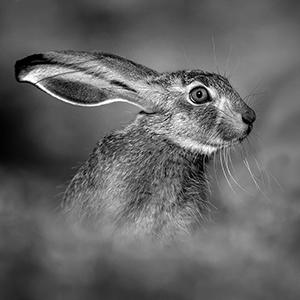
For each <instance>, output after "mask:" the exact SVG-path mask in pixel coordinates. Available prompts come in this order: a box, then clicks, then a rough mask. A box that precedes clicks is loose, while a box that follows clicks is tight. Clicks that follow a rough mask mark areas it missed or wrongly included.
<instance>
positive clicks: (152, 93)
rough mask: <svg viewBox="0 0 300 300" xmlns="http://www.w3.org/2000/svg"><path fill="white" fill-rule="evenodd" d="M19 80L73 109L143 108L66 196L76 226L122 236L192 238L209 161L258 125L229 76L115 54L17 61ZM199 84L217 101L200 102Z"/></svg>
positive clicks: (204, 202)
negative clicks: (122, 103) (162, 69)
mask: <svg viewBox="0 0 300 300" xmlns="http://www.w3.org/2000/svg"><path fill="white" fill-rule="evenodd" d="M16 76H17V79H18V80H19V81H27V82H30V83H33V84H35V85H37V86H38V87H39V88H41V89H42V90H44V91H46V92H48V93H50V94H51V95H52V96H54V97H56V98H59V99H62V100H64V101H67V102H71V103H75V104H80V105H87V106H89V105H98V104H99V105H101V104H105V103H109V102H111V101H114V99H119V98H121V99H123V100H126V101H129V102H132V103H134V104H136V105H138V106H140V107H142V108H143V111H142V112H141V113H140V114H139V115H138V116H137V118H136V120H135V121H134V122H133V123H132V124H130V125H128V126H127V127H126V128H125V129H123V130H120V131H118V132H115V133H112V134H110V135H108V136H106V137H105V138H104V139H103V140H102V141H101V142H99V143H98V145H97V146H96V148H95V149H94V151H93V153H92V154H91V156H90V158H89V160H88V161H87V162H86V163H85V164H84V165H83V166H82V167H81V168H80V170H79V172H78V173H77V174H76V175H75V177H74V179H73V180H72V182H71V183H70V185H69V187H68V189H67V191H66V193H65V197H64V210H65V211H66V212H67V213H68V215H69V216H70V217H71V219H73V220H74V221H75V222H80V223H84V224H86V223H87V224H89V225H92V226H93V227H95V228H107V229H109V230H110V231H112V232H114V233H116V234H122V235H128V236H133V237H136V236H138V237H140V236H142V237H145V236H149V237H156V238H160V239H163V240H168V239H172V238H174V237H176V236H182V235H186V234H190V233H192V232H193V231H194V229H195V228H197V227H199V224H200V223H201V222H202V221H203V219H205V218H207V216H208V212H209V206H210V204H209V201H208V197H207V190H208V188H207V179H206V170H205V166H206V163H207V161H208V157H209V155H210V154H211V153H213V152H215V151H217V150H218V149H219V148H222V147H226V146H230V145H232V144H233V143H235V142H238V141H241V140H242V139H243V138H244V137H245V136H246V135H247V134H248V133H249V132H250V130H251V128H252V123H253V121H254V119H255V114H254V112H253V111H252V110H251V109H250V108H249V107H248V106H247V105H246V104H245V103H244V102H243V101H242V99H241V98H240V96H239V95H238V93H237V92H236V91H235V90H234V89H233V88H232V87H231V85H230V83H229V81H228V80H227V79H226V78H224V77H223V76H221V75H218V74H213V73H207V72H203V71H201V70H193V71H178V72H173V73H162V74H159V73H157V72H155V71H153V70H150V69H149V68H146V67H144V66H141V65H139V64H136V63H134V62H132V61H129V60H126V59H124V58H121V57H118V56H115V55H111V54H103V53H85V52H73V51H64V52H49V53H46V54H39V55H33V56H30V57H28V58H25V59H23V60H21V61H19V62H17V64H16ZM195 87H196V88H197V87H203V88H205V89H206V90H207V93H209V95H210V101H208V102H206V103H205V104H201V103H200V104H197V103H194V102H193V101H191V99H190V91H191V90H192V89H194V88H195ZM245 114H248V115H249V114H251V115H252V123H251V124H245V122H244V121H243V118H242V117H243V115H245Z"/></svg>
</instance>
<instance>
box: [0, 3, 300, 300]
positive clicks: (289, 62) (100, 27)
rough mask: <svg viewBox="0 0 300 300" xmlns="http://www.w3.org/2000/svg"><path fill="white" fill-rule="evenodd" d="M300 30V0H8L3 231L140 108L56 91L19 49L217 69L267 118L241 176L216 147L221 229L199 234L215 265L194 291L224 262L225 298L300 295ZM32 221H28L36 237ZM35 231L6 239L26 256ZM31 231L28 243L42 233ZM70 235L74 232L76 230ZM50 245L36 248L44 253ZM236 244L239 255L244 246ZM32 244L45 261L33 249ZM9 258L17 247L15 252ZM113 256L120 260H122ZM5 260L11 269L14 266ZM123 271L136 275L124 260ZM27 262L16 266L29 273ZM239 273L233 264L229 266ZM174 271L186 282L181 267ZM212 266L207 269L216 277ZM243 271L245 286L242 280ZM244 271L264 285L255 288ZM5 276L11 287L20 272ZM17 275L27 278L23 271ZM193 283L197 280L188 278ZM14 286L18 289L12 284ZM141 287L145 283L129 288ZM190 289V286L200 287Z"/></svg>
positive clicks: (38, 205)
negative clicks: (19, 75) (17, 71)
mask: <svg viewBox="0 0 300 300" xmlns="http://www.w3.org/2000/svg"><path fill="white" fill-rule="evenodd" d="M299 33H300V2H299V1H296V0H295V1H279V0H265V1H259V0H256V1H240V0H228V1H217V0H201V1H196V0H194V1H179V0H173V1H167V0H152V1H146V0H144V1H143V0H110V1H99V0H84V1H83V0H72V1H59V0H43V1H41V0H2V1H1V3H0V45H1V51H0V68H1V85H0V99H1V100H0V130H1V131H0V132H1V146H0V212H1V216H2V219H1V225H2V226H3V228H4V229H3V232H4V233H3V234H5V235H4V236H5V237H7V236H10V235H11V232H12V230H11V227H10V226H11V224H13V226H15V224H18V223H16V221H15V219H14V218H13V220H14V221H11V219H10V217H8V218H9V220H10V221H9V226H7V219H6V218H7V216H11V215H14V214H16V212H19V214H18V215H17V217H16V219H19V217H20V216H22V218H23V217H24V215H25V216H28V218H29V220H30V219H31V216H32V212H37V213H36V214H35V217H36V218H38V219H40V218H41V216H44V214H48V212H49V214H51V213H52V212H53V211H56V210H57V209H58V207H59V203H60V200H61V196H62V193H63V191H64V189H65V187H66V184H67V183H68V181H69V180H70V179H71V178H72V176H73V175H74V174H75V172H76V169H77V168H78V166H80V164H81V163H82V162H83V161H84V160H85V159H86V158H87V157H88V154H89V153H90V152H91V150H92V148H93V147H94V145H95V143H96V141H97V140H99V139H100V138H101V137H102V136H104V135H105V134H106V133H108V132H110V131H111V130H113V129H117V128H120V127H121V126H124V125H126V124H127V123H128V122H129V121H130V120H132V119H133V118H134V117H135V114H136V112H137V110H136V108H135V107H133V106H130V105H129V104H125V103H118V104H112V105H108V106H103V107H99V108H80V107H76V106H71V105H68V104H66V103H62V102H60V101H58V100H55V99H53V98H51V97H50V96H48V95H46V94H45V93H43V92H41V91H40V90H38V89H36V88H33V87H32V86H30V85H26V84H19V83H17V82H16V81H15V78H14V63H15V61H16V60H17V59H20V58H22V57H24V56H27V55H30V54H33V53H40V52H44V51H49V50H64V49H65V50H67V49H72V50H87V51H89V50H99V51H105V52H111V53H114V54H118V55H121V56H124V57H127V58H129V59H132V60H134V61H136V62H139V63H141V64H144V65H146V66H148V67H151V68H153V69H156V70H158V71H172V70H178V69H203V70H208V71H215V72H216V71H218V72H220V73H226V74H227V76H229V77H230V81H231V83H232V85H233V86H234V87H235V88H236V89H237V91H238V92H239V93H240V95H241V96H242V97H246V101H247V103H248V104H249V105H250V106H251V107H253V108H254V109H255V111H256V113H257V121H256V123H255V127H254V131H253V134H252V136H251V137H250V138H249V141H248V142H246V143H245V145H244V146H243V147H242V148H241V149H237V151H236V152H233V153H232V160H233V163H232V165H233V166H232V167H231V168H232V169H231V173H232V175H233V177H234V178H235V180H236V181H237V182H238V184H236V182H235V180H233V179H232V178H230V174H228V172H227V176H224V174H223V173H222V166H221V165H220V161H219V159H218V157H217V161H216V167H215V168H213V166H211V171H210V173H211V177H212V179H211V182H212V203H213V205H215V206H216V207H217V209H216V210H215V212H214V217H213V219H214V221H213V223H214V224H213V225H211V226H212V227H210V229H208V232H209V233H210V234H206V235H203V236H202V237H201V238H200V240H201V239H204V242H203V243H202V244H200V245H203V247H204V245H205V247H204V248H202V250H201V251H202V252H201V253H200V254H199V256H198V254H197V256H198V258H199V259H200V260H201V263H203V262H205V261H206V262H208V264H210V263H212V264H210V265H209V266H207V265H206V268H208V269H205V268H204V269H203V268H201V272H200V273H199V274H200V275H199V278H200V279H199V282H201V284H200V283H199V282H198V281H197V282H196V283H195V282H194V281H193V288H194V287H195V286H196V288H195V289H193V288H192V289H191V291H196V292H195V294H193V292H191V293H192V294H191V295H192V296H195V295H199V294H197V293H201V292H202V291H204V290H205V291H207V293H212V290H213V289H211V288H210V287H211V286H213V287H214V285H211V284H212V281H210V279H207V278H212V277H211V276H214V275H216V270H217V274H218V276H219V277H217V278H218V280H217V282H216V286H217V287H218V288H220V289H221V290H222V291H223V296H224V298H222V299H227V298H226V297H225V295H232V294H230V293H232V292H234V295H235V296H237V298H236V299H245V298H247V297H246V296H245V295H246V294H247V295H250V296H249V299H256V298H258V297H259V296H261V295H263V296H264V299H266V298H270V299H274V297H276V296H279V295H280V296H281V299H292V298H293V297H294V296H295V295H299V289H298V288H299V286H300V283H299V281H297V279H299V278H300V273H299V269H300V267H299V264H300V262H299V254H298V253H299V250H300V227H299V225H300V202H299V201H300V197H299V196H300V139H299V137H300V133H299V132H300V102H299V101H300V89H299V87H300V55H299V53H300V34H299ZM245 158H246V160H245ZM249 169H250V170H249ZM226 177H228V178H226ZM227 179H228V180H227ZM228 181H229V184H228ZM239 185H241V186H242V188H241V187H240V186H239ZM41 211H42V212H41ZM20 212H21V213H20ZM26 222H27V221H26ZM29 222H30V221H29ZM45 222H46V221H45ZM50 223H53V222H50ZM21 224H23V223H21ZM26 224H27V223H26ZM34 224H35V223H34ZM38 224H40V223H38ZM45 224H47V226H48V225H49V224H48V223H47V222H46V223H45ZM17 226H19V225H17ZM41 226H42V227H43V226H44V223H43V224H42V225H41ZM20 227H23V226H22V225H20V226H19V227H17V228H18V230H19V229H20ZM27 227H28V226H27V225H26V226H24V228H25V229H24V230H26V233H24V235H25V236H27V235H28V232H27V229H26V228H27ZM33 227H35V225H34V226H33ZM29 228H31V227H30V226H29ZM43 228H44V227H43ZM47 228H48V227H47ZM43 230H44V229H43ZM29 231H30V234H31V233H32V231H31V230H29ZM14 232H15V231H14ZM43 232H44V231H43ZM24 235H23V234H18V235H16V236H14V237H13V238H9V239H8V241H10V243H11V245H13V246H10V244H9V243H6V242H5V241H6V240H5V238H3V241H2V242H1V243H3V245H4V246H7V247H8V249H11V248H15V245H17V246H16V247H17V248H18V247H20V249H21V250H20V251H17V254H16V255H17V257H19V256H20V257H23V254H24V253H23V250H24V249H23V248H22V247H25V248H26V249H27V247H29V246H28V244H27V242H24V241H23V242H24V243H25V246H24V244H21V246H20V245H19V244H18V243H19V242H18V241H19V240H22V238H23V239H24V240H26V241H27V238H24ZM212 235H213V236H214V238H213V239H212ZM34 237H35V235H34ZM28 240H29V241H31V242H30V247H29V249H31V247H32V244H33V245H35V243H36V239H35V238H33V237H32V238H31V239H28ZM23 242H22V243H23ZM73 243H74V244H75V245H76V241H73ZM3 245H2V246H3ZM72 245H73V244H72ZM220 245H221V247H220ZM10 247H11V248H10ZM39 247H40V246H38V247H37V248H34V249H35V251H37V252H34V253H37V254H36V255H37V256H38V254H39V250H40V248H39ZM61 247H62V246H61ZM58 248H59V247H58ZM62 248H64V247H62ZM200 248H201V247H200ZM233 248H234V250H233ZM3 249H6V248H5V247H4V248H3ZM59 249H60V248H59ZM197 249H198V250H199V247H198V248H197ZM203 249H206V250H205V251H204V250H203ZM217 249H222V250H223V251H224V252H222V253H221V252H220V250H219V252H218V251H217ZM27 250H28V249H27ZM28 251H29V250H28ZM30 251H31V250H30ZM30 251H29V253H31V252H30ZM226 251H227V252H226ZM236 251H237V252H236ZM26 253H27V252H26ZM105 253H106V252H105ZM203 253H204V254H203ZM208 253H209V254H208ZM224 253H225V254H226V255H225V254H224ZM232 253H235V254H236V253H239V254H240V256H239V255H237V256H235V257H234V258H233V257H232V255H233V254H232ZM258 253H259V255H258ZM18 255H19V256H18ZM106 255H108V254H106ZM227 255H229V259H228V256H227ZM29 256H30V257H31V259H32V261H35V257H36V256H35V254H34V255H29ZM105 259H107V257H105ZM151 259H154V258H151ZM223 259H224V260H223ZM227 259H228V260H227ZM231 259H232V260H234V261H235V260H236V259H237V260H238V262H237V263H236V264H234V266H238V268H239V269H238V270H239V271H238V272H234V271H233V269H232V268H233V264H231V263H230V264H229V262H232V260H231ZM249 259H250V263H249ZM252 259H253V261H254V262H255V263H254V265H252V264H251V262H252ZM225 260H226V261H227V264H226V262H225ZM12 261H15V260H14V259H13V258H12ZM17 261H18V262H19V260H17ZM163 261H164V260H163ZM180 261H181V260H180ZM278 262H280V264H279V265H277V264H278ZM72 263H74V262H72ZM160 263H161V261H160ZM201 263H200V265H201ZM120 264H121V263H120ZM282 264H283V265H282ZM220 265H221V266H222V267H221V269H220V267H219V266H220ZM0 266H1V265H0ZM18 266H19V265H18V264H15V265H14V270H19V269H18V268H19V267H18ZM22 266H23V265H22ZM179 266H181V265H180V264H179ZM212 266H213V267H212ZM249 266H250V269H249ZM253 266H254V267H253ZM211 267H212V269H211ZM106 268H108V269H109V270H111V266H109V267H107V266H106ZM114 268H116V266H115V265H114V267H113V269H114ZM245 268H248V271H249V272H250V273H249V272H248V271H247V274H248V275H247V276H246V277H245V279H244V281H243V279H241V278H242V277H241V276H244V275H245V274H244V273H243V270H245ZM178 269H179V271H178ZM178 269H176V270H175V271H176V272H180V271H182V269H181V267H178ZM183 269H184V272H183V273H184V274H189V272H195V269H194V268H192V267H191V269H186V267H184V268H183ZM6 270H10V271H11V268H10V267H7V269H6ZM22 270H27V269H26V268H25V269H24V268H22ZM29 270H31V269H30V268H29ZM34 270H35V271H36V269H34ZM43 270H44V269H43ZM51 270H52V269H51ZM66 270H68V269H67V267H66ZM122 270H123V271H122V272H124V273H122V274H123V275H124V276H125V277H126V276H127V275H128V274H127V273H126V271H124V270H127V269H126V267H124V268H123V269H122ZM168 270H169V269H168ZM204 270H205V271H204ZM265 270H268V272H267V273H265V272H266V271H265ZM172 271H173V269H171V271H170V270H169V272H171V273H172ZM175 271H174V272H175ZM24 272H25V273H22V272H21V273H18V272H16V271H14V272H13V273H9V274H13V275H11V276H17V275H16V274H23V275H24V274H27V273H26V271H24ZM66 272H67V271H66ZM139 272H141V270H139ZM197 272H198V271H197ZM222 272H223V273H222ZM154 273H155V272H154ZM154 273H153V274H154ZM30 274H31V273H30ZM34 274H35V276H36V273H34ZM37 274H39V273H37ZM47 274H48V273H47ZM63 274H64V273H63ZM110 274H111V273H110ZM134 274H135V273H134ZM137 274H139V275H137ZM137 274H135V275H131V276H133V278H136V277H134V276H137V277H139V276H140V274H141V273H137ZM151 274H152V273H151ZM155 274H156V273H155ZM158 274H159V275H157V274H156V275H155V276H158V277H159V276H163V275H162V274H164V273H163V272H162V273H161V272H160V269H159V271H158ZM193 274H194V273H193ZM220 274H221V275H220ZM229 274H231V275H230V276H232V277H230V278H229V279H228V276H229ZM249 274H250V275H249ZM270 274H271V275H270ZM279 274H283V275H282V276H279ZM168 275H169V273H168ZM223 275H224V278H226V280H225V279H224V278H223V277H222V276H223ZM20 276H21V275H20ZM45 276H46V275H45ZM149 276H150V275H149ZM151 276H152V275H151ZM298 276H299V277H298ZM7 278H8V279H7V280H10V279H11V278H13V277H10V276H8V277H7ZM20 278H21V279H22V278H23V277H20ZM45 278H47V279H48V277H47V276H46V277H45ZM51 278H52V277H51ZM76 278H77V277H76ZM111 278H115V277H114V276H113V275H111V277H109V280H112V279H111ZM159 278H160V277H159ZM172 278H173V279H172V280H174V282H176V280H177V277H176V278H175V279H174V277H172ZM180 278H181V277H180ZM183 278H184V279H182V278H181V280H183V281H184V280H188V279H187V278H188V276H187V277H183ZM193 278H194V276H193ZM203 278H205V280H208V282H207V285H205V282H206V281H205V280H204V281H203ZM223 279H224V280H225V281H224V280H223ZM76 280H77V279H76ZM76 280H75V282H76ZM78 280H79V281H80V280H81V279H78ZM230 280H232V281H230ZM265 280H267V282H265ZM237 281H238V282H239V283H240V285H239V286H238V287H236V286H235V287H233V285H234V282H237ZM9 282H10V281H9ZM13 282H14V281H13ZM51 282H52V281H51ZM54 282H55V281H54ZM80 282H81V281H80ZM84 282H85V281H84ZM103 282H105V281H103ZM103 282H102V284H103ZM110 282H111V281H110ZM151 282H152V281H151ZM184 282H185V281H184ZM188 282H190V281H188ZM224 282H226V283H228V285H226V284H224ZM81 283H82V282H81ZM247 283H249V284H250V285H251V286H253V287H254V289H256V293H257V294H256V293H254V292H253V291H252V292H250V289H249V287H248V285H247ZM52 284H53V282H52ZM95 284H96V283H95ZM157 284H158V283H157V282H156V283H153V282H152V283H151V287H148V286H147V288H146V289H147V293H150V292H149V291H153V290H155V287H157ZM194 284H195V285H194ZM264 284H265V285H264ZM8 286H12V287H14V284H12V283H11V285H8ZM83 286H85V285H84V284H83ZM101 286H102V285H101ZM104 286H105V284H104ZM117 286H118V287H119V286H120V285H117ZM128 286H130V284H129V283H128ZM153 286H154V288H153ZM166 286H167V284H166ZM166 286H164V288H165V290H164V291H166V294H163V295H165V297H164V299H166V297H167V296H166V295H168V296H170V295H171V296H172V297H171V296H170V297H171V298H172V299H175V298H176V297H177V296H178V297H179V298H180V296H181V294H180V293H179V294H176V293H175V294H172V293H171V294H170V295H169V294H168V292H169V290H168V288H166ZM228 286H229V287H230V288H228ZM18 287H21V288H23V286H22V284H21V285H20V286H18ZM175 287H176V285H175ZM200 287H201V289H202V290H201V289H200V290H199V288H200ZM26 288H27V286H26ZM106 288H107V286H106ZM185 288H186V289H190V288H191V287H190V286H189V285H188V284H187V285H186V286H185ZM158 290H159V289H158ZM175 290H176V288H175ZM12 291H15V290H14V289H13V288H12ZM97 291H98V290H97ZM99 291H100V290H99ZM126 291H127V290H126ZM133 291H135V286H133V287H132V289H131V290H130V292H133ZM143 291H144V288H141V289H140V290H139V293H141V294H139V295H143ZM155 291H156V290H155ZM10 292H11V291H10V290H9V292H7V293H10ZM127 292H128V291H127ZM244 292H245V294H243V293H244ZM11 293H12V294H11V295H13V294H14V293H13V292H11ZM226 293H227V294H226ZM248 293H249V294H248ZM253 293H254V294H253ZM281 293H282V294H281ZM75 294H76V293H75ZM75 294H74V295H73V297H74V296H75ZM150 294H151V293H150ZM9 295H10V294H9ZM20 295H22V294H20ZM35 295H40V294H38V293H37V294H35ZM107 295H110V294H107ZM151 295H152V294H151ZM155 295H160V294H155ZM175 295H176V297H175ZM207 295H208V294H207ZM241 295H243V296H241ZM90 296H91V295H90ZM114 296H115V295H114ZM152 296H153V295H152ZM192 296H191V297H190V298H189V299H194V298H193V297H192ZM244 296H245V297H244ZM77 297H79V296H78V295H77ZM228 297H229V298H228V299H232V298H230V296H228ZM295 297H296V296H295ZM75 298H76V297H75ZM75 298H72V299H75ZM108 298H109V297H108ZM196 298H197V297H196ZM196 298H195V299H196ZM7 299H8V298H7ZM10 299H13V298H10ZM14 299H17V298H14ZM37 299H39V298H38V296H37ZM49 299H51V298H49ZM52 299H54V298H52ZM55 299H60V298H55ZM76 299H77V298H76ZM78 299H80V297H79V298H78ZM81 299H82V298H81ZM112 299H114V298H113V296H112ZM149 299H150V298H149ZM162 299H163V298H162ZM197 299H199V298H197ZM210 299H220V298H218V294H216V298H213V297H212V298H210ZM295 299H296V298H295Z"/></svg>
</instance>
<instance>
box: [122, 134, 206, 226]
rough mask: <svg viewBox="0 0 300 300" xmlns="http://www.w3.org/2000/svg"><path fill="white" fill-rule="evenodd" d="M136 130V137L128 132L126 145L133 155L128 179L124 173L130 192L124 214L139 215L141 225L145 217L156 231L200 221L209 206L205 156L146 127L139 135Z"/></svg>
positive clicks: (137, 216)
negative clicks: (149, 130) (128, 137)
mask: <svg viewBox="0 0 300 300" xmlns="http://www.w3.org/2000/svg"><path fill="white" fill-rule="evenodd" d="M136 134H137V138H136V139H135V133H134V131H133V132H131V134H130V139H131V143H130V145H129V147H128V148H127V151H130V156H131V158H133V156H135V157H134V159H133V160H132V161H131V164H132V165H131V172H133V173H132V174H131V176H130V179H128V176H126V181H127V182H126V183H127V184H126V186H127V189H128V190H129V191H130V195H131V197H129V198H130V201H129V203H128V205H127V210H128V211H127V212H126V213H127V216H134V218H135V219H139V220H140V222H141V223H142V225H143V226H144V225H145V224H144V223H143V222H144V221H145V220H146V221H147V222H148V223H149V224H151V225H150V226H151V227H152V228H156V230H157V231H160V230H162V228H161V227H162V226H163V227H165V226H167V227H170V226H171V227H174V228H175V227H176V226H181V227H191V226H192V225H194V224H195V223H199V221H201V220H200V219H201V218H202V217H203V216H204V215H206V214H207V213H208V209H209V205H208V200H207V180H206V168H205V165H206V161H207V159H206V156H203V155H200V154H197V153H192V152H189V151H187V150H184V149H182V148H180V147H179V146H178V145H176V144H174V143H173V142H171V141H169V140H168V139H167V138H166V137H164V136H161V135H157V134H154V133H153V132H151V133H150V132H148V131H147V130H145V131H143V132H142V135H141V129H139V131H138V132H137V133H136ZM131 145H132V146H131ZM136 148H138V152H137V151H136ZM127 154H129V153H127ZM125 155H126V154H125ZM133 170H134V171H133ZM127 175H128V174H127ZM177 222H180V224H179V223H177ZM169 223H170V224H169ZM163 224H165V225H163ZM175 225H176V226H175Z"/></svg>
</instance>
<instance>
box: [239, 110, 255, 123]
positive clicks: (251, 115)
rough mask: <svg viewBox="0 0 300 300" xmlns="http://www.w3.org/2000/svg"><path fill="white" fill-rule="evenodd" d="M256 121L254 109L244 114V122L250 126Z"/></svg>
mask: <svg viewBox="0 0 300 300" xmlns="http://www.w3.org/2000/svg"><path fill="white" fill-rule="evenodd" d="M255 119H256V115H255V112H254V110H252V109H249V110H247V111H246V112H244V113H243V114H242V120H243V121H244V122H245V123H246V124H248V125H250V124H252V123H253V122H254V121H255Z"/></svg>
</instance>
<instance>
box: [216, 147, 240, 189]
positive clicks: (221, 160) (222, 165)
mask: <svg viewBox="0 0 300 300" xmlns="http://www.w3.org/2000/svg"><path fill="white" fill-rule="evenodd" d="M223 151H224V149H221V151H220V152H219V154H220V162H221V167H222V170H223V174H224V176H225V178H226V181H227V183H228V185H229V187H230V189H231V190H232V191H233V192H234V193H235V194H236V191H235V190H234V189H233V187H232V185H231V183H230V181H229V179H228V177H227V173H226V171H225V168H224V164H223V159H222V154H221V152H223Z"/></svg>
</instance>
